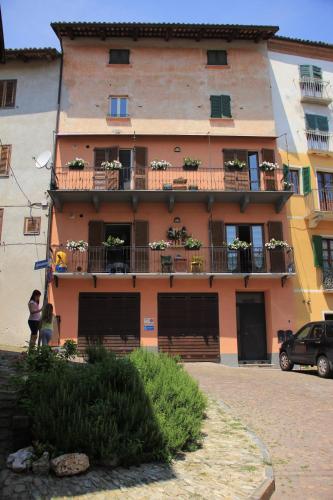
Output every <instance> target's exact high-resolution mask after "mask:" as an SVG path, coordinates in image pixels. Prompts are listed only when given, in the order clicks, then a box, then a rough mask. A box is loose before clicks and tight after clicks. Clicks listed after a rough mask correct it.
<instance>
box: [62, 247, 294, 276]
mask: <svg viewBox="0 0 333 500" xmlns="http://www.w3.org/2000/svg"><path fill="white" fill-rule="evenodd" d="M59 251H60V252H61V255H60V259H59V257H58V259H57V253H58V252H59ZM52 252H53V260H54V263H55V264H54V271H55V272H56V273H61V272H63V273H91V274H95V273H108V274H129V273H132V274H140V273H148V274H149V273H153V274H156V273H157V274H159V273H167V274H173V273H175V274H176V273H185V274H198V273H204V274H218V273H222V274H224V273H227V274H228V273H230V274H233V273H236V274H257V273H260V274H262V273H278V274H290V273H294V272H295V268H294V259H293V250H292V249H291V248H290V249H275V250H267V249H266V248H262V247H258V248H254V247H252V248H249V249H246V250H229V249H228V248H226V247H216V246H215V247H213V246H212V247H201V248H200V249H199V250H188V249H185V248H184V247H170V248H167V249H166V250H151V249H150V248H149V247H117V248H107V247H105V246H100V247H92V246H91V247H88V249H87V250H86V251H85V252H79V251H74V252H73V251H68V250H66V249H65V248H64V247H53V248H52ZM64 254H65V255H64ZM57 261H58V265H57V264H56V262H57Z"/></svg>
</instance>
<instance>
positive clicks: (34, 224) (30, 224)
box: [23, 217, 41, 235]
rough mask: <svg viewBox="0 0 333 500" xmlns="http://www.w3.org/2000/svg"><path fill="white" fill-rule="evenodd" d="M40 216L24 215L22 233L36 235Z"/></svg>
mask: <svg viewBox="0 0 333 500" xmlns="http://www.w3.org/2000/svg"><path fill="white" fill-rule="evenodd" d="M40 223H41V218H40V217H25V218H24V230H23V232H24V234H25V235H36V234H39V233H40Z"/></svg>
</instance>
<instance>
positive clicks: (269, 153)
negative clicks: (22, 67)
mask: <svg viewBox="0 0 333 500" xmlns="http://www.w3.org/2000/svg"><path fill="white" fill-rule="evenodd" d="M261 158H262V161H269V162H270V163H275V151H274V149H262V150H261Z"/></svg>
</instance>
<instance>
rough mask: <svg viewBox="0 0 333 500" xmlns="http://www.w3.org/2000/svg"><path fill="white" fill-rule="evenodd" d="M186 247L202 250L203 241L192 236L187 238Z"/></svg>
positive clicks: (187, 248)
mask: <svg viewBox="0 0 333 500" xmlns="http://www.w3.org/2000/svg"><path fill="white" fill-rule="evenodd" d="M184 247H185V248H186V250H200V248H201V247H202V242H201V241H200V240H197V239H195V238H192V237H190V238H187V239H186V240H185V244H184Z"/></svg>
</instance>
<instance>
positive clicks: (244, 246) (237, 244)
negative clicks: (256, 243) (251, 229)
mask: <svg viewBox="0 0 333 500" xmlns="http://www.w3.org/2000/svg"><path fill="white" fill-rule="evenodd" d="M250 247H251V243H248V242H247V241H242V240H240V239H239V238H235V239H234V240H233V241H231V242H230V243H228V249H229V250H248V249H249V248H250Z"/></svg>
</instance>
